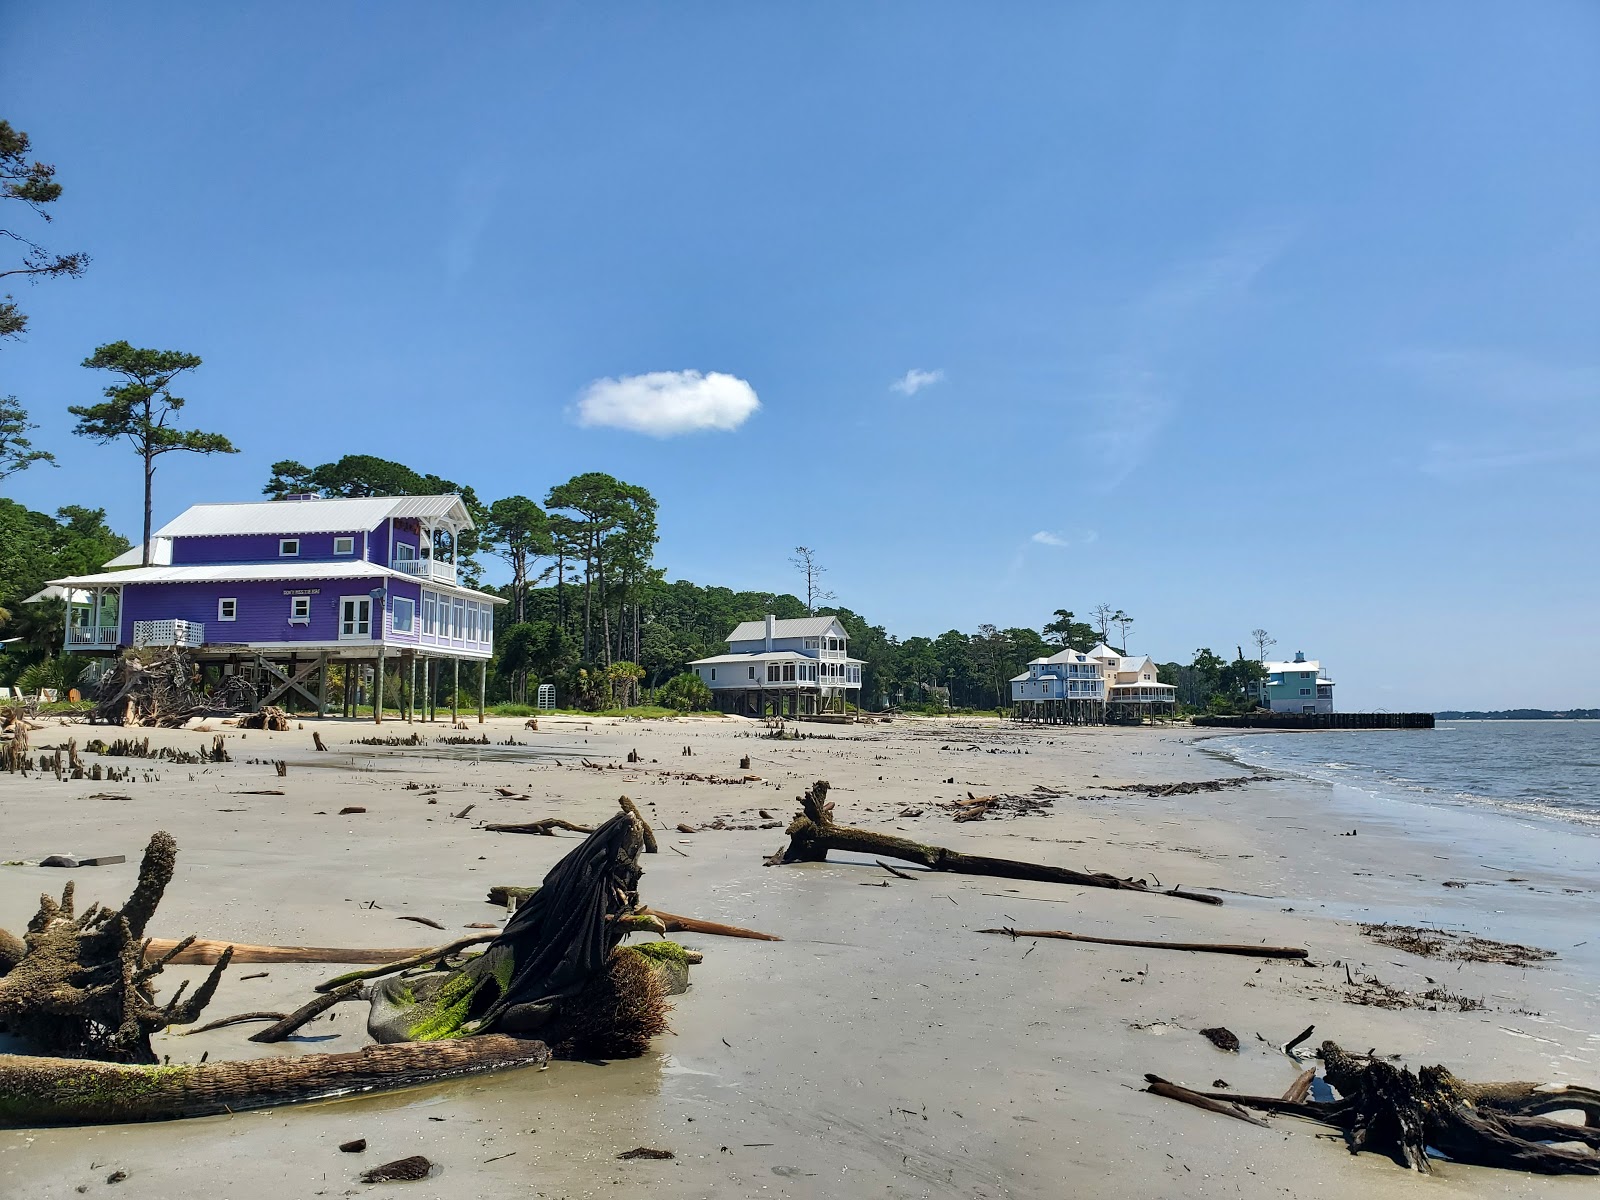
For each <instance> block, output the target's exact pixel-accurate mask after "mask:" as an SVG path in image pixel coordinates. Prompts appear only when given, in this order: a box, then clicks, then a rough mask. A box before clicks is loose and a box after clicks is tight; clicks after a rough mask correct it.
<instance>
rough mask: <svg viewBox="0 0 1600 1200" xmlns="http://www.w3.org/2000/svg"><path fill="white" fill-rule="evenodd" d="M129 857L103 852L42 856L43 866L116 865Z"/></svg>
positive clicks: (41, 862)
mask: <svg viewBox="0 0 1600 1200" xmlns="http://www.w3.org/2000/svg"><path fill="white" fill-rule="evenodd" d="M127 861H128V857H127V855H125V854H101V855H99V856H97V857H95V858H79V857H78V856H77V855H75V854H52V855H50V856H48V857H47V858H41V859H40V860H39V865H40V866H41V867H114V866H116V865H117V864H118V863H125V862H127Z"/></svg>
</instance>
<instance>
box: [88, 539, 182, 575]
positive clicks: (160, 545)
mask: <svg viewBox="0 0 1600 1200" xmlns="http://www.w3.org/2000/svg"><path fill="white" fill-rule="evenodd" d="M171 561H172V539H171V538H164V537H152V538H151V539H150V565H151V566H152V567H164V566H166V565H167V564H168V563H170V562H171ZM143 565H144V554H143V547H140V546H134V547H133V548H132V549H129V550H124V551H123V552H122V553H121V554H119V555H117V556H116V557H115V558H113V559H112V560H111V561H110V562H108V563H105V564H103V565H102V566H101V567H100V569H101V570H102V571H115V570H118V569H120V568H122V567H141V566H143Z"/></svg>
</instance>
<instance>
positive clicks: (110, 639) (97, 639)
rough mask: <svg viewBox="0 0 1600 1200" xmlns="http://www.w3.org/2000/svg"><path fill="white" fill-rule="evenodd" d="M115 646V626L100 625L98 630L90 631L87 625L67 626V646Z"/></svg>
mask: <svg viewBox="0 0 1600 1200" xmlns="http://www.w3.org/2000/svg"><path fill="white" fill-rule="evenodd" d="M116 644H117V627H116V626H115V625H102V626H101V627H100V628H99V629H92V628H90V627H89V626H88V625H69V626H68V627H67V645H69V646H115V645H116Z"/></svg>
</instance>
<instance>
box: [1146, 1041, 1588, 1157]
mask: <svg viewBox="0 0 1600 1200" xmlns="http://www.w3.org/2000/svg"><path fill="white" fill-rule="evenodd" d="M1321 1055H1322V1061H1323V1071H1324V1074H1325V1076H1326V1078H1327V1081H1328V1083H1329V1084H1331V1085H1332V1086H1333V1087H1334V1088H1335V1089H1336V1090H1337V1091H1338V1093H1339V1097H1340V1098H1339V1099H1337V1100H1331V1101H1321V1100H1306V1099H1303V1096H1304V1094H1305V1091H1306V1089H1307V1088H1309V1086H1310V1080H1309V1079H1308V1078H1305V1077H1304V1076H1302V1078H1301V1079H1299V1080H1296V1081H1295V1085H1294V1086H1293V1087H1291V1088H1290V1090H1289V1093H1288V1094H1287V1095H1286V1096H1281V1097H1280V1096H1245V1095H1236V1094H1234V1093H1231V1092H1199V1091H1193V1090H1191V1089H1189V1088H1185V1087H1181V1086H1179V1085H1177V1084H1173V1083H1169V1082H1168V1081H1166V1080H1164V1079H1162V1078H1160V1077H1159V1076H1156V1075H1146V1076H1145V1080H1146V1082H1147V1083H1148V1084H1149V1087H1148V1088H1147V1089H1146V1090H1148V1091H1150V1092H1154V1093H1155V1094H1156V1095H1160V1096H1166V1097H1168V1098H1170V1099H1174V1100H1181V1101H1182V1102H1184V1103H1185V1104H1192V1105H1194V1106H1195V1107H1197V1108H1204V1109H1206V1110H1208V1111H1211V1112H1221V1113H1223V1114H1224V1115H1226V1116H1231V1117H1238V1118H1241V1119H1245V1120H1250V1121H1252V1122H1253V1123H1261V1122H1259V1121H1257V1119H1256V1118H1253V1117H1250V1116H1249V1115H1248V1114H1247V1113H1244V1112H1243V1111H1242V1110H1243V1109H1249V1108H1253V1109H1257V1110H1259V1111H1262V1112H1269V1113H1282V1114H1285V1115H1289V1116H1295V1117H1304V1118H1306V1119H1308V1120H1312V1121H1316V1122H1318V1123H1319V1124H1322V1125H1327V1126H1331V1127H1332V1128H1335V1129H1339V1130H1342V1131H1343V1132H1344V1136H1345V1142H1346V1144H1347V1145H1348V1146H1349V1148H1350V1151H1351V1153H1360V1152H1361V1151H1363V1150H1372V1151H1376V1152H1378V1153H1382V1154H1387V1155H1389V1156H1390V1157H1391V1158H1393V1159H1394V1160H1395V1161H1396V1162H1397V1163H1399V1164H1400V1165H1401V1166H1403V1167H1409V1168H1410V1169H1411V1170H1414V1171H1420V1172H1423V1173H1427V1172H1429V1171H1430V1170H1431V1167H1430V1163H1429V1158H1428V1150H1429V1148H1432V1149H1435V1150H1437V1151H1438V1152H1439V1153H1441V1154H1443V1155H1445V1156H1446V1157H1448V1158H1450V1159H1453V1160H1454V1161H1456V1162H1461V1163H1469V1164H1472V1165H1474V1166H1483V1167H1504V1168H1506V1169H1507V1170H1513V1171H1531V1172H1534V1173H1536V1174H1541V1175H1600V1091H1596V1090H1595V1089H1593V1088H1586V1087H1575V1086H1571V1085H1555V1086H1544V1085H1540V1084H1534V1083H1523V1082H1511V1083H1476V1084H1475V1083H1469V1082H1467V1081H1466V1080H1464V1079H1458V1078H1457V1077H1456V1076H1455V1075H1454V1074H1452V1073H1451V1072H1450V1071H1449V1070H1448V1069H1446V1068H1445V1067H1442V1066H1432V1067H1423V1068H1421V1069H1420V1070H1418V1071H1417V1072H1415V1073H1413V1072H1411V1071H1410V1070H1408V1069H1405V1068H1403V1067H1396V1066H1394V1065H1393V1064H1392V1063H1389V1062H1385V1061H1384V1060H1383V1059H1381V1058H1375V1057H1371V1056H1368V1055H1357V1054H1350V1053H1347V1052H1346V1051H1345V1050H1343V1049H1342V1048H1341V1047H1340V1046H1339V1045H1338V1044H1337V1043H1336V1042H1331V1041H1328V1042H1323V1043H1322V1050H1321ZM1230 1110H1231V1111H1230ZM1555 1112H1575V1113H1578V1114H1580V1115H1581V1116H1582V1117H1583V1124H1581V1125H1576V1124H1569V1123H1568V1122H1566V1121H1557V1120H1553V1119H1551V1118H1550V1117H1549V1116H1548V1114H1550V1113H1555Z"/></svg>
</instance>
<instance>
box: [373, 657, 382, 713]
mask: <svg viewBox="0 0 1600 1200" xmlns="http://www.w3.org/2000/svg"><path fill="white" fill-rule="evenodd" d="M372 723H373V724H374V725H382V724H383V643H382V642H379V643H378V667H377V674H376V676H375V677H374V678H373V680H372Z"/></svg>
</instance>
